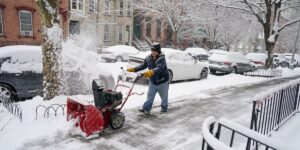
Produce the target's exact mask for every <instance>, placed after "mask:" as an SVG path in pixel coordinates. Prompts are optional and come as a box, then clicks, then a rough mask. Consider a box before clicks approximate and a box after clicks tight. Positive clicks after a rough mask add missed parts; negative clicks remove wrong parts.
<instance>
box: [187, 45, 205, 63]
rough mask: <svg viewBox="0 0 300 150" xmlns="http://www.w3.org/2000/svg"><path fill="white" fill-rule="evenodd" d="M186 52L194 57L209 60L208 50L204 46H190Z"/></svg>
mask: <svg viewBox="0 0 300 150" xmlns="http://www.w3.org/2000/svg"><path fill="white" fill-rule="evenodd" d="M185 52H186V53H188V54H190V55H191V56H193V57H194V59H196V60H199V61H207V60H208V52H207V50H205V49H203V48H198V47H189V48H187V49H186V50H185Z"/></svg>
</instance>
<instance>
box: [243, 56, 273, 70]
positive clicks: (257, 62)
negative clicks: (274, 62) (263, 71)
mask: <svg viewBox="0 0 300 150" xmlns="http://www.w3.org/2000/svg"><path fill="white" fill-rule="evenodd" d="M246 58H248V59H249V60H250V65H251V66H252V67H254V68H256V69H257V68H262V67H264V66H265V63H266V60H267V58H268V56H267V54H265V53H248V54H247V55H246Z"/></svg>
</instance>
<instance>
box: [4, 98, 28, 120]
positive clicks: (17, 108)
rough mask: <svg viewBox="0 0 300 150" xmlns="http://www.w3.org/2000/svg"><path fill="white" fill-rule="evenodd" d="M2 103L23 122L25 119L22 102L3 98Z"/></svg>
mask: <svg viewBox="0 0 300 150" xmlns="http://www.w3.org/2000/svg"><path fill="white" fill-rule="evenodd" d="M0 103H1V104H2V106H3V107H5V108H6V109H7V110H8V111H9V112H10V113H11V114H13V115H14V116H15V117H18V118H19V119H20V121H21V122H22V119H23V113H22V107H21V106H20V104H17V103H15V102H13V101H11V100H10V99H6V98H1V101H0Z"/></svg>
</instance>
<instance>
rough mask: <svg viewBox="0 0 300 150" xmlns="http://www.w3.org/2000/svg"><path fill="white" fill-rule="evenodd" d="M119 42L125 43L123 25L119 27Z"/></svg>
mask: <svg viewBox="0 0 300 150" xmlns="http://www.w3.org/2000/svg"><path fill="white" fill-rule="evenodd" d="M118 40H119V41H123V26H122V25H119V26H118Z"/></svg>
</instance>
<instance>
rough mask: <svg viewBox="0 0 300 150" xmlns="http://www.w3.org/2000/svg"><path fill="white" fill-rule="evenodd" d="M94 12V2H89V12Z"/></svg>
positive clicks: (90, 0)
mask: <svg viewBox="0 0 300 150" xmlns="http://www.w3.org/2000/svg"><path fill="white" fill-rule="evenodd" d="M95 11H96V0H89V12H95Z"/></svg>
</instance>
